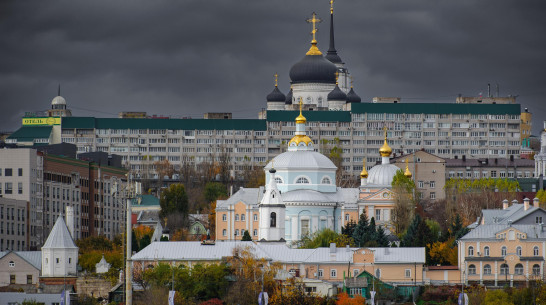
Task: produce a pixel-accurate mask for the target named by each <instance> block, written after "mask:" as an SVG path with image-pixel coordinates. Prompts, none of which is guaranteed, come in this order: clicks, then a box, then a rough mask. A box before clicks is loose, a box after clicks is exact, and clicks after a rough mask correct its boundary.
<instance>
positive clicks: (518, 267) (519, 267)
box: [514, 264, 523, 275]
mask: <svg viewBox="0 0 546 305" xmlns="http://www.w3.org/2000/svg"><path fill="white" fill-rule="evenodd" d="M514 273H515V274H517V275H522V274H523V265H522V264H517V265H516V268H515V269H514Z"/></svg>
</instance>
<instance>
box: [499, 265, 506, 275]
mask: <svg viewBox="0 0 546 305" xmlns="http://www.w3.org/2000/svg"><path fill="white" fill-rule="evenodd" d="M500 274H501V275H508V265H507V264H502V265H501V266H500Z"/></svg>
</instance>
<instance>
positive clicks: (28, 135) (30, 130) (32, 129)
mask: <svg viewBox="0 0 546 305" xmlns="http://www.w3.org/2000/svg"><path fill="white" fill-rule="evenodd" d="M51 129H53V126H23V127H21V128H19V129H18V130H17V131H16V132H14V133H12V134H11V135H10V136H9V137H8V139H16V140H17V142H32V141H34V139H44V138H45V139H49V137H50V136H51Z"/></svg>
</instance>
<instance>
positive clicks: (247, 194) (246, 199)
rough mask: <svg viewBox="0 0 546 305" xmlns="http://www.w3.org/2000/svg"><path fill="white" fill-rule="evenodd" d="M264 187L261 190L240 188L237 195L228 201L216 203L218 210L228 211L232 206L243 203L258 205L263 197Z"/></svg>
mask: <svg viewBox="0 0 546 305" xmlns="http://www.w3.org/2000/svg"><path fill="white" fill-rule="evenodd" d="M263 193H264V192H263V187H260V188H240V189H239V190H238V191H237V192H235V194H233V195H232V196H231V197H229V198H228V199H226V200H218V201H216V209H219V210H222V209H227V208H228V207H229V206H230V205H232V204H236V203H237V202H239V201H242V202H243V203H245V204H246V205H249V206H250V205H257V204H258V203H259V202H260V201H261V200H262V197H263V195H264V194H263Z"/></svg>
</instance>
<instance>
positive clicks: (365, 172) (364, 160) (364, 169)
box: [360, 157, 368, 179]
mask: <svg viewBox="0 0 546 305" xmlns="http://www.w3.org/2000/svg"><path fill="white" fill-rule="evenodd" d="M360 178H361V179H363V178H368V171H367V170H366V157H364V159H362V171H361V172H360Z"/></svg>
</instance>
